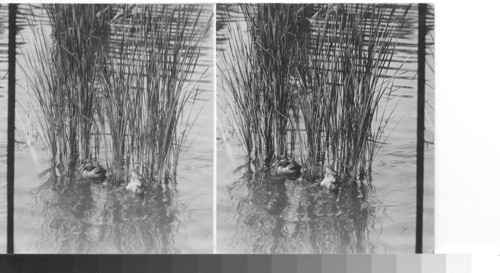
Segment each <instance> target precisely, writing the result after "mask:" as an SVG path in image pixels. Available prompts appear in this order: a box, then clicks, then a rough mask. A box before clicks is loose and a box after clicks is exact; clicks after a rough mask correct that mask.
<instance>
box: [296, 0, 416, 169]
mask: <svg viewBox="0 0 500 273" xmlns="http://www.w3.org/2000/svg"><path fill="white" fill-rule="evenodd" d="M407 10H408V7H403V8H401V7H396V6H381V5H356V4H338V5H335V6H330V7H328V8H327V9H325V10H324V11H323V13H324V18H322V20H321V23H320V24H318V27H317V28H315V31H314V33H312V35H311V37H310V39H308V44H307V47H306V50H302V51H301V52H302V53H303V55H302V56H303V57H302V58H303V61H302V62H301V64H305V65H300V66H299V67H298V69H299V74H300V79H301V85H300V86H301V92H300V94H301V96H300V97H301V99H300V100H298V102H299V105H300V108H301V112H302V115H303V118H304V125H305V132H306V140H307V148H308V158H307V162H308V165H309V166H315V164H317V163H318V156H317V155H318V153H319V154H321V158H322V163H324V164H326V165H327V166H329V167H330V168H332V169H333V170H334V172H336V173H337V176H338V177H337V178H338V179H341V178H352V179H355V178H358V179H363V178H364V177H365V176H366V174H367V173H369V171H370V170H371V169H370V166H371V162H372V160H373V156H374V153H375V147H376V146H377V143H378V141H379V140H380V137H381V134H382V132H383V129H384V124H385V123H384V122H386V120H387V118H388V117H389V116H390V114H387V113H386V108H385V107H383V108H381V109H379V105H380V103H381V101H383V100H385V99H389V98H390V93H391V92H392V91H393V88H392V84H393V78H391V76H392V75H390V74H389V73H392V72H393V71H394V70H392V71H391V68H392V69H394V68H393V67H391V61H392V58H393V55H394V51H395V46H396V43H397V41H396V39H397V38H398V35H399V30H400V28H401V26H402V25H403V22H404V20H405V17H406V12H407ZM396 70H397V68H396ZM377 115H378V116H377ZM376 121H378V123H376ZM374 122H375V123H376V124H374ZM325 161H326V162H325ZM311 175H313V176H314V175H317V172H316V173H315V172H311Z"/></svg>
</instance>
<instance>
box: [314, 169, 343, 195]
mask: <svg viewBox="0 0 500 273" xmlns="http://www.w3.org/2000/svg"><path fill="white" fill-rule="evenodd" d="M319 184H320V185H321V186H323V187H325V188H327V189H329V190H331V191H338V190H339V187H340V183H339V182H338V181H337V180H336V179H335V172H334V171H333V170H332V169H331V168H329V167H325V177H324V178H323V180H322V181H321V182H320V183H319Z"/></svg>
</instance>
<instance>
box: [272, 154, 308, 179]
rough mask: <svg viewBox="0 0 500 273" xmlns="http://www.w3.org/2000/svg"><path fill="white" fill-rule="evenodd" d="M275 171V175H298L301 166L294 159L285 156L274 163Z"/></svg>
mask: <svg viewBox="0 0 500 273" xmlns="http://www.w3.org/2000/svg"><path fill="white" fill-rule="evenodd" d="M275 164H276V169H275V172H276V174H277V175H285V176H299V175H300V170H301V169H302V167H301V166H300V165H299V164H298V163H297V162H295V160H293V159H292V160H288V159H286V158H281V159H279V160H278V161H277V162H276V163H275Z"/></svg>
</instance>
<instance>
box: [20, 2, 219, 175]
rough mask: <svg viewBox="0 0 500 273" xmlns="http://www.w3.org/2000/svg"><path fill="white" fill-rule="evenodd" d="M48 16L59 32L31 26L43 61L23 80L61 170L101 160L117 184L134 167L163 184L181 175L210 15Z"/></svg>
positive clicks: (134, 9) (116, 8)
mask: <svg viewBox="0 0 500 273" xmlns="http://www.w3.org/2000/svg"><path fill="white" fill-rule="evenodd" d="M44 8H45V9H44V10H45V11H46V13H47V14H48V18H49V25H50V27H51V29H52V31H51V33H50V35H48V33H46V30H45V29H44V28H43V27H40V26H41V25H42V24H41V21H40V20H35V22H36V23H35V24H32V28H34V29H36V30H37V33H38V35H35V37H34V39H35V50H36V53H37V54H36V55H35V56H33V57H31V56H28V57H27V63H28V64H29V66H30V69H25V73H26V75H27V76H28V77H27V78H28V81H29V89H30V92H31V94H33V97H34V98H35V101H36V103H37V104H38V107H40V109H41V110H42V111H41V112H42V114H41V115H40V116H39V121H40V123H41V124H42V125H41V126H40V128H41V134H42V135H43V136H44V137H43V139H44V143H45V145H46V147H48V148H49V149H50V154H51V156H52V159H53V163H54V165H55V164H58V163H60V162H69V163H70V164H69V165H73V166H74V165H75V164H76V163H77V162H81V161H82V160H84V159H87V158H89V157H99V158H98V159H99V160H100V161H104V160H105V161H106V163H107V165H108V167H109V166H113V173H114V176H115V178H120V179H121V178H123V173H125V172H123V171H124V170H127V169H130V168H132V167H135V166H139V168H140V171H141V173H142V175H144V176H145V177H147V178H150V179H154V180H156V181H160V180H162V179H165V178H169V177H174V176H175V173H176V167H177V164H178V161H179V159H180V157H181V155H182V153H183V151H185V148H186V147H185V146H184V143H185V141H186V139H187V136H188V134H189V131H190V129H191V128H192V125H193V122H194V120H195V119H196V118H197V112H196V111H188V110H189V109H190V108H192V107H191V105H190V104H192V103H194V102H195V101H196V100H197V95H198V93H199V89H198V85H199V82H198V81H196V82H195V83H190V82H189V81H190V79H191V77H192V74H193V71H194V70H195V69H196V67H197V63H198V59H199V56H200V50H201V46H200V43H201V41H202V40H203V39H204V38H205V36H206V34H207V32H208V30H209V28H210V23H211V17H210V18H206V15H205V14H206V12H205V13H203V11H204V9H205V8H206V7H204V6H201V5H55V4H54V5H44ZM33 17H34V18H37V17H35V16H34V15H33ZM37 19H38V18H37ZM37 23H38V24H37ZM201 74H202V76H203V73H201ZM185 108H187V109H188V110H186V109H185ZM103 150H104V156H100V155H101V154H102V153H103ZM70 170H71V169H70ZM126 173H128V172H126Z"/></svg>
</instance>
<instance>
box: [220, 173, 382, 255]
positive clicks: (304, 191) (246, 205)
mask: <svg viewBox="0 0 500 273" xmlns="http://www.w3.org/2000/svg"><path fill="white" fill-rule="evenodd" d="M363 191H364V198H359V197H358V195H357V191H356V190H352V189H345V190H342V191H340V192H338V193H331V192H328V191H325V190H324V189H323V188H321V187H320V186H317V184H311V182H309V181H305V180H303V179H302V178H298V179H290V178H284V177H277V176H271V175H269V174H268V173H260V172H258V173H254V174H251V173H246V174H245V175H244V176H243V177H242V178H241V179H240V180H238V181H236V182H235V183H234V184H233V185H231V186H230V187H229V188H228V192H229V195H230V198H231V200H233V202H234V207H235V211H236V216H235V219H234V220H235V221H236V225H235V227H236V232H235V236H234V238H233V240H232V241H233V242H234V246H233V251H234V252H237V253H266V254H280V253H309V254H310V253H316V254H318V253H370V252H371V249H372V246H371V244H370V241H373V240H374V239H375V238H373V237H374V236H377V234H376V233H374V232H373V230H374V228H373V226H374V224H375V223H374V222H375V215H376V211H377V210H378V208H377V206H376V205H374V202H371V201H370V200H369V199H373V189H372V188H370V187H369V186H365V187H363Z"/></svg>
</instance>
